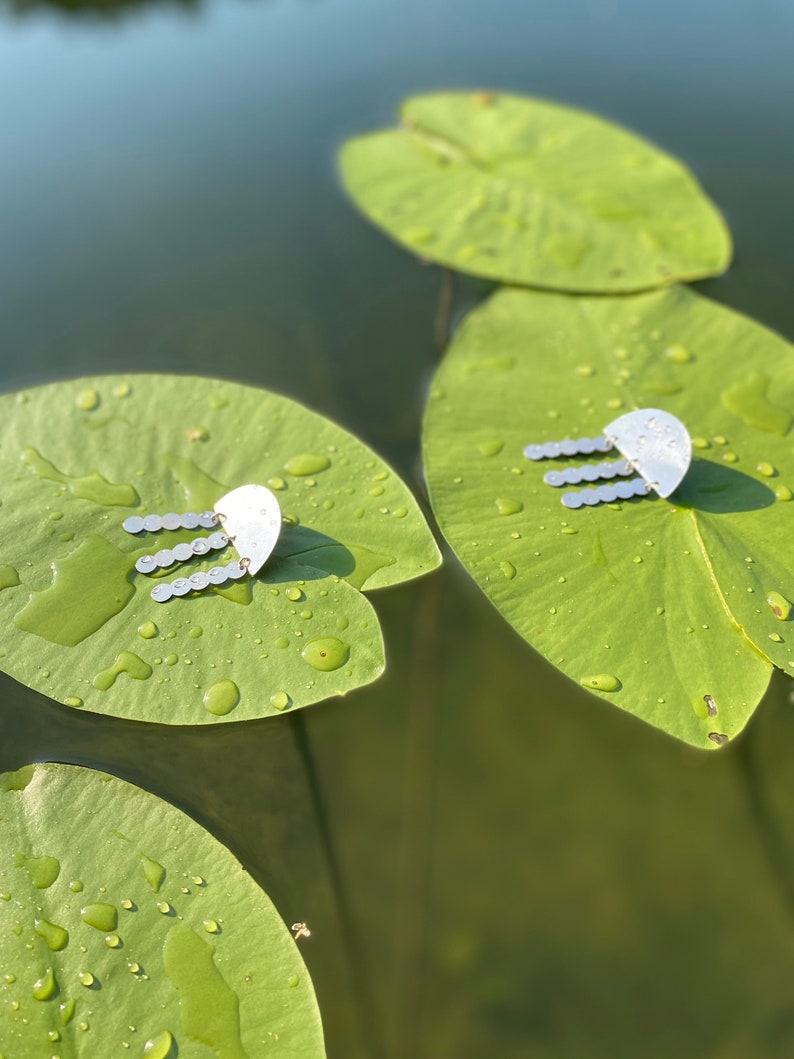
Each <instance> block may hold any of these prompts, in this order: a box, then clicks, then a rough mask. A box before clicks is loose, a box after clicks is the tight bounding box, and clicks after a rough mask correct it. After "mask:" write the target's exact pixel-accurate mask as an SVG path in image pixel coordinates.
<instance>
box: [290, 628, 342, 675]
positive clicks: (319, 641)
mask: <svg viewBox="0 0 794 1059" xmlns="http://www.w3.org/2000/svg"><path fill="white" fill-rule="evenodd" d="M349 657H350V647H349V646H348V644H346V643H343V642H342V641H341V640H338V639H337V638H336V637H335V636H318V637H316V638H315V639H314V640H309V642H308V643H307V644H306V646H305V647H304V648H303V650H302V651H301V658H302V659H303V660H304V662H308V664H309V665H310V666H312V667H313V668H314V669H319V670H320V671H321V672H323V673H328V672H330V671H331V670H333V669H340V668H341V667H342V666H343V665H344V664H345V663H346V662H347V660H348V658H349Z"/></svg>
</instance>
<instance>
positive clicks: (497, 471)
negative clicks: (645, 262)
mask: <svg viewBox="0 0 794 1059" xmlns="http://www.w3.org/2000/svg"><path fill="white" fill-rule="evenodd" d="M648 407H652V408H661V409H664V410H666V411H668V412H671V413H672V414H673V415H675V416H677V417H678V418H679V419H680V420H681V421H682V422H683V423H684V425H685V426H686V428H687V429H688V431H689V433H690V435H691V437H692V440H693V446H694V449H693V451H694V459H693V462H692V465H691V467H690V469H689V472H688V473H687V475H686V477H685V478H684V481H683V483H682V484H681V486H680V487H679V488H678V490H677V491H676V492H675V493H673V494H672V496H671V497H670V498H669V499H668V500H662V499H660V498H658V497H655V498H649V499H646V498H642V499H640V498H636V499H632V500H629V501H623V502H620V503H616V504H612V505H600V506H598V507H583V508H580V509H579V510H573V511H570V510H567V509H566V508H565V507H563V506H562V505H561V503H560V494H561V490H559V489H554V488H551V487H550V486H549V485H546V484H545V483H544V481H543V475H544V473H545V472H546V471H548V470H550V469H553V468H560V467H561V466H566V465H569V464H570V465H576V466H584V465H586V464H587V463H588V462H591V463H593V462H597V458H596V457H583V456H580V457H577V458H571V459H569V460H566V459H564V458H563V459H560V460H549V461H545V462H540V463H534V462H532V461H530V460H528V459H526V458H525V456H524V455H523V450H524V447H525V445H527V444H528V443H531V442H545V441H552V440H557V441H560V440H563V439H565V438H578V437H581V436H586V437H595V436H597V435H599V434H600V432H601V430H602V428H603V426H604V425H605V424H606V423H608V422H610V421H611V420H613V419H614V418H615V417H616V415H618V414H619V413H620V412H625V411H630V410H632V409H635V408H648ZM792 413H794V360H793V359H792V350H791V346H790V345H789V344H788V343H786V342H785V341H784V340H783V339H781V338H780V337H779V336H777V335H775V334H773V333H771V332H770V331H767V330H766V329H764V328H763V327H761V326H759V325H758V324H756V323H754V322H752V321H751V320H749V319H747V318H746V317H742V316H740V315H738V314H736V313H734V312H731V311H729V310H727V309H724V308H722V307H720V306H719V305H717V304H715V303H713V302H710V301H708V300H706V299H705V298H702V297H700V296H698V295H697V294H695V293H693V292H692V291H690V290H689V289H687V288H684V287H677V288H672V289H670V290H668V291H664V292H656V293H650V294H644V295H637V296H633V297H627V298H621V299H599V298H576V297H570V296H566V295H556V294H540V293H533V292H529V291H518V290H504V291H500V292H498V293H497V294H495V295H494V296H493V297H492V298H491V299H490V301H489V302H487V303H486V304H485V305H484V306H483V307H482V308H480V309H478V310H476V311H474V312H473V313H472V314H471V315H470V316H469V317H468V318H467V319H466V321H465V322H464V324H463V326H462V327H461V329H460V331H459V332H458V334H457V336H456V338H455V339H454V341H453V344H452V347H451V348H450V351H449V354H448V356H447V357H446V359H445V360H444V362H443V363H442V365H441V367H440V369H439V371H438V373H437V376H436V379H435V382H434V387H433V391H432V394H431V399H430V401H429V405H428V409H427V416H426V424H425V439H424V448H425V461H426V470H427V475H428V483H429V487H430V492H431V501H432V504H433V508H434V511H435V512H436V515H437V517H438V520H439V523H440V525H441V528H442V530H443V532H444V533H445V535H446V536H447V538H448V540H449V542H450V543H451V544H452V546H453V548H454V549H455V551H456V553H457V554H458V556H459V558H460V559H461V561H462V562H463V564H464V566H466V568H467V569H468V570H469V572H470V573H471V574H472V576H473V577H474V579H475V580H476V581H477V583H478V584H479V585H480V587H481V588H482V589H483V591H484V592H485V593H486V594H487V595H488V597H489V598H490V599H491V600H492V602H493V603H494V604H495V605H496V606H497V607H498V608H499V610H501V612H502V613H503V615H504V616H505V617H506V618H507V620H508V621H509V622H510V623H511V624H512V625H513V626H514V627H515V628H516V629H517V630H518V632H519V633H520V634H521V635H522V636H523V637H524V638H525V639H526V640H528V641H529V642H530V643H531V644H533V646H535V647H536V648H537V649H538V650H539V651H541V652H542V653H543V654H544V655H545V656H546V657H547V658H548V659H549V661H551V662H552V663H553V664H554V665H556V666H558V667H559V668H560V669H561V670H562V671H563V672H565V673H566V674H568V675H569V676H570V677H571V678H572V679H574V680H576V681H578V682H579V683H581V684H582V685H583V686H585V687H587V688H589V689H590V690H592V691H594V692H595V693H596V694H600V695H602V696H603V697H605V698H607V699H608V700H609V701H611V702H614V703H615V704H616V705H618V706H621V707H622V708H623V709H626V710H629V711H630V712H632V713H635V714H636V715H637V716H639V717H641V718H643V719H644V720H646V721H648V722H650V723H651V724H654V725H657V726H658V727H660V728H662V729H664V730H665V731H667V732H669V733H670V734H672V735H674V736H677V737H678V738H680V739H684V740H686V741H687V742H689V743H692V744H693V745H695V746H701V747H711V748H713V747H714V746H717V745H722V743H724V742H725V741H726V739H727V738H731V737H733V736H734V735H736V734H737V733H738V732H739V731H740V730H741V728H742V727H743V726H744V724H745V723H746V721H747V719H748V717H749V716H750V714H751V713H752V711H753V710H754V708H755V706H756V705H757V703H758V701H759V699H760V698H761V695H762V694H763V692H764V690H765V688H766V686H767V683H768V681H769V678H770V675H771V672H772V668H773V666H778V667H780V668H781V669H783V670H784V671H786V672H788V673H792V671H794V670H792V667H793V666H794V650H793V649H792V648H794V634H792V631H791V630H792V623H791V620H790V616H791V615H790V609H791V606H790V601H791V600H794V569H792V563H791V559H790V536H791V520H792V505H791V503H790V501H791V497H792V492H791V490H792V487H794V454H793V453H792V447H791V432H790V431H791V423H792ZM600 458H601V459H603V457H600Z"/></svg>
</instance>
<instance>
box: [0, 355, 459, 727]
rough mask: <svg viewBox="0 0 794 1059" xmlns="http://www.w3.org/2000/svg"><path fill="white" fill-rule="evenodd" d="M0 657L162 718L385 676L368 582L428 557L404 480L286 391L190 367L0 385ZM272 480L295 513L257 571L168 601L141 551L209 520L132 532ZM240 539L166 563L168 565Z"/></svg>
mask: <svg viewBox="0 0 794 1059" xmlns="http://www.w3.org/2000/svg"><path fill="white" fill-rule="evenodd" d="M0 411H1V412H2V427H0V480H2V491H1V492H0V499H2V507H0V528H1V529H2V535H3V542H4V543H3V554H2V556H0V559H2V565H0V614H2V617H3V622H4V628H5V629H6V636H5V638H4V643H3V649H2V657H0V665H2V668H3V669H4V670H5V671H6V672H8V673H9V674H10V675H11V676H13V677H15V678H16V679H17V680H20V681H22V682H23V683H25V684H28V685H29V686H30V687H33V688H35V689H36V690H37V691H41V692H43V693H45V694H47V695H50V696H51V697H52V698H55V699H58V700H59V701H61V702H64V703H66V704H67V705H70V706H74V707H78V708H82V709H87V710H92V711H95V712H99V713H107V714H112V715H115V716H120V717H128V718H132V719H137V720H144V721H157V722H160V723H168V724H206V723H215V722H224V721H238V720H248V719H251V718H255V717H262V716H266V715H268V714H277V713H280V712H283V710H285V709H291V708H295V707H299V706H306V705H309V704H310V703H313V702H318V701H320V700H322V699H325V698H328V697H329V696H331V695H340V694H344V693H345V692H347V691H349V690H351V689H353V688H356V687H359V686H361V685H364V684H367V683H369V682H370V681H372V680H374V679H375V678H376V677H377V676H378V675H379V674H380V673H381V671H382V669H383V645H382V642H381V635H380V630H379V625H378V620H377V617H376V615H375V612H374V610H373V609H372V606H371V605H370V603H369V602H368V600H367V599H366V598H365V597H364V596H363V595H362V594H361V592H360V591H359V589H361V588H364V589H369V588H377V587H381V586H383V585H390V584H395V583H397V582H399V581H404V580H406V579H408V578H411V577H415V576H417V575H419V574H421V573H424V572H425V571H426V570H430V569H432V568H433V567H434V566H436V565H437V564H438V562H439V555H438V549H437V547H436V544H435V541H434V540H433V537H432V535H431V533H430V531H429V529H428V527H427V524H426V522H425V520H424V518H423V516H422V514H421V512H420V511H419V508H418V506H417V504H416V501H415V500H414V498H413V497H412V495H411V494H410V492H409V490H408V488H407V487H406V486H405V484H404V483H403V482H402V481H401V480H400V479H399V478H398V477H397V475H395V474H394V472H393V471H391V469H390V468H389V467H388V466H387V465H386V464H384V463H383V461H381V460H379V459H378V458H377V457H376V456H375V455H374V453H372V452H371V451H370V450H369V449H368V448H367V447H366V446H365V445H363V444H362V443H361V442H360V441H358V440H357V439H355V438H353V437H352V436H351V435H350V434H348V433H347V432H346V431H344V430H342V429H341V428H340V427H337V426H335V425H334V424H332V423H330V422H329V421H328V420H326V419H323V418H322V417H321V416H318V415H316V414H314V413H312V412H309V411H308V410H307V409H305V408H303V407H301V406H300V405H298V404H295V403H294V402H292V401H289V400H287V399H286V398H283V397H279V396H276V395H274V394H270V393H267V392H265V391H262V390H257V389H254V388H251V387H246V386H239V385H235V384H233V383H227V382H217V381H213V380H209V379H197V378H188V377H177V376H137V377H136V376H133V377H132V378H130V379H124V378H121V377H118V376H107V377H101V378H97V379H88V380H87V379H82V380H77V381H73V382H64V383H57V384H55V385H51V386H43V387H39V388H36V389H33V390H28V391H22V392H20V393H18V394H15V395H8V396H5V397H2V398H0ZM247 483H258V484H262V485H267V486H269V488H270V489H271V490H272V491H273V493H274V495H275V496H276V497H277V498H278V500H279V503H280V506H281V511H282V515H283V517H284V523H285V524H284V526H283V528H282V531H281V535H280V538H279V541H278V544H277V546H276V550H275V552H274V554H273V556H272V557H271V558H270V559H269V560H268V561H267V562H266V564H265V566H264V567H263V569H262V570H261V571H260V573H259V574H257V576H256V577H253V578H245V579H244V580H241V581H237V582H235V583H231V582H230V583H228V584H227V585H226V586H223V587H218V588H217V589H216V588H212V589H209V590H207V591H205V592H203V593H194V594H192V595H190V596H185V597H181V598H173V599H171V600H170V601H169V602H167V603H164V604H160V603H156V602H155V601H154V600H153V599H152V598H151V595H150V593H151V589H152V586H153V585H155V584H157V580H156V579H155V578H154V577H151V576H147V575H145V574H141V573H138V572H137V571H136V570H135V561H136V559H138V558H139V557H141V556H143V555H146V554H151V553H154V552H156V551H157V550H158V549H162V548H172V547H173V546H174V545H175V544H178V543H181V542H187V541H191V540H193V539H195V538H196V537H198V536H202V535H203V536H206V534H207V532H208V531H207V530H195V531H190V530H179V531H173V532H168V531H162V532H160V533H141V534H139V535H137V536H133V535H130V534H129V533H127V532H125V530H124V529H123V527H122V522H123V521H124V519H125V518H127V517H128V516H129V515H131V514H136V515H145V514H146V513H147V512H150V513H154V512H156V513H159V514H165V513H167V512H172V511H173V512H177V513H182V512H186V511H196V512H200V511H202V510H205V509H207V508H211V507H212V506H213V505H214V503H215V502H216V501H217V500H218V499H220V497H222V496H224V495H225V493H227V492H228V491H229V490H230V489H232V488H234V487H236V486H239V485H244V484H247ZM236 557H237V553H236V552H235V551H234V550H233V549H231V548H230V549H228V550H227V552H225V553H224V552H214V553H212V554H211V555H210V556H207V557H206V558H198V557H196V558H195V559H193V560H192V561H191V562H189V563H185V564H183V565H181V566H172V567H171V568H170V569H166V570H161V571H158V572H157V573H158V577H159V578H163V579H164V580H166V581H172V580H174V578H176V577H178V576H180V575H182V576H189V575H190V574H191V573H194V572H196V570H197V569H205V570H206V569H209V568H210V567H212V566H213V565H216V564H217V563H219V562H226V561H231V560H232V559H234V558H236Z"/></svg>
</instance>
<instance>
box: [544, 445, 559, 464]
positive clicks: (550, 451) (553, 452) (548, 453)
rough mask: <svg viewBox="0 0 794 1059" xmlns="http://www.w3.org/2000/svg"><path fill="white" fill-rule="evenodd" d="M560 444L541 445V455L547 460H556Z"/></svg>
mask: <svg viewBox="0 0 794 1059" xmlns="http://www.w3.org/2000/svg"><path fill="white" fill-rule="evenodd" d="M560 452H561V449H560V443H559V441H547V442H545V444H544V445H543V455H544V456H545V457H546V459H547V460H556V458H557V457H558V456H559V455H560Z"/></svg>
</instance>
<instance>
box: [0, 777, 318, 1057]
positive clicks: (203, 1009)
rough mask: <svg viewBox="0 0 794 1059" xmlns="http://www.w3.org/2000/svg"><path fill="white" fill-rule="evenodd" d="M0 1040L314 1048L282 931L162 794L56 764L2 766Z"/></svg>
mask: <svg viewBox="0 0 794 1059" xmlns="http://www.w3.org/2000/svg"><path fill="white" fill-rule="evenodd" d="M0 815H2V819H3V828H2V834H1V835H0V894H1V895H2V903H0V917H1V918H2V923H3V929H2V931H0V958H1V960H2V965H3V975H4V977H3V979H2V982H0V991H2V994H3V1018H2V1019H0V1051H2V1053H3V1054H5V1055H8V1056H22V1055H25V1056H29V1057H30V1059H39V1057H41V1059H50V1057H51V1056H53V1055H58V1056H61V1057H63V1059H72V1057H78V1056H85V1057H86V1059H88V1057H91V1059H94V1057H96V1056H100V1055H102V1056H115V1055H119V1056H120V1055H127V1054H129V1055H134V1056H150V1057H151V1056H154V1057H156V1059H175V1057H176V1056H177V1055H179V1056H180V1059H191V1057H193V1059H199V1057H201V1056H212V1055H215V1056H224V1057H228V1059H255V1057H258V1056H262V1055H272V1056H281V1057H284V1059H322V1057H323V1056H324V1055H325V1049H324V1047H323V1035H322V1027H321V1024H320V1016H319V1012H318V1009H317V1004H316V1001H315V997H314V991H313V989H312V985H311V981H310V980H309V976H308V973H307V971H306V967H305V966H304V963H303V960H302V958H301V956H300V953H299V952H298V948H297V946H296V944H295V941H294V940H293V938H292V937H291V935H290V933H289V931H288V930H287V927H286V926H285V924H284V923H283V922H282V921H281V919H280V917H279V915H278V913H277V912H276V910H275V908H274V907H273V905H272V904H271V903H270V901H269V899H268V897H267V895H266V894H265V893H263V891H262V890H261V889H260V888H259V887H258V886H257V885H256V883H255V882H254V881H253V880H252V879H251V877H250V876H249V875H248V873H247V872H246V871H245V870H244V869H243V867H242V866H241V865H240V864H239V863H238V862H237V861H236V860H235V858H234V857H233V856H232V855H231V853H229V851H228V850H227V849H225V848H224V847H223V846H222V845H221V844H220V843H219V842H217V841H216V840H215V839H214V838H212V836H211V835H209V834H208V833H207V832H206V831H204V829H203V828H201V827H199V826H198V824H196V823H194V822H193V821H192V820H191V819H189V817H187V816H185V815H184V814H183V813H181V812H179V811H178V810H177V809H175V808H173V806H171V805H169V804H168V803H166V802H163V801H161V800H160V799H159V798H155V797H154V796H153V795H150V794H147V793H145V792H144V791H141V790H138V789H137V788H136V787H133V786H132V785H130V784H128V783H124V782H122V781H121V780H118V779H115V778H113V777H111V776H107V775H105V774H104V773H101V772H95V771H93V770H91V769H85V768H80V767H77V766H70V765H35V766H27V767H25V768H22V769H20V770H19V771H18V772H13V773H4V774H3V775H2V776H0Z"/></svg>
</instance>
